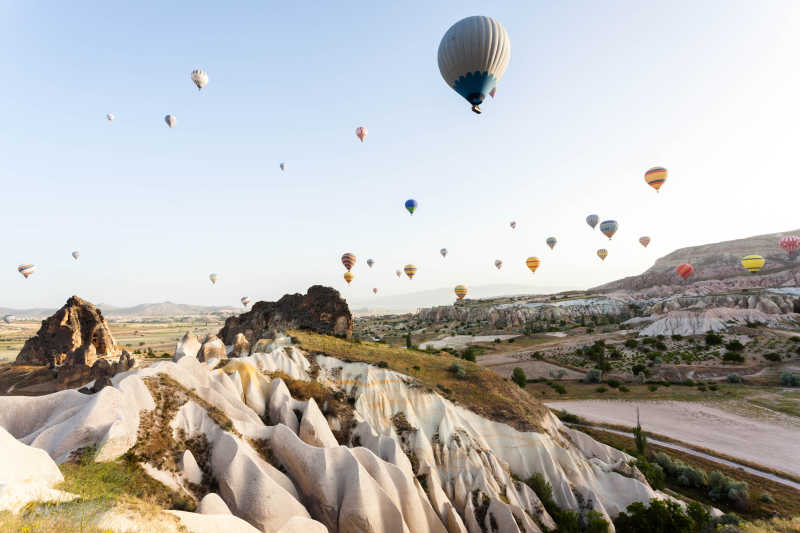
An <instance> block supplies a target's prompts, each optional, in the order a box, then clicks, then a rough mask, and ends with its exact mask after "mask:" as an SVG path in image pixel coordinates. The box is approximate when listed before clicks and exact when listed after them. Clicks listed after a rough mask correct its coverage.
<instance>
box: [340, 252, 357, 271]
mask: <svg viewBox="0 0 800 533" xmlns="http://www.w3.org/2000/svg"><path fill="white" fill-rule="evenodd" d="M342 264H343V265H344V267H345V268H346V269H347V271H348V272H349V271H350V269H351V268H353V265H355V264H356V254H353V253H350V252H347V253H346V254H344V255H342Z"/></svg>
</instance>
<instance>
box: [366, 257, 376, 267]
mask: <svg viewBox="0 0 800 533" xmlns="http://www.w3.org/2000/svg"><path fill="white" fill-rule="evenodd" d="M374 264H375V261H374V260H373V259H367V266H368V267H370V268H372V265H374Z"/></svg>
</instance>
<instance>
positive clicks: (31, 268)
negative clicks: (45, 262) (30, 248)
mask: <svg viewBox="0 0 800 533" xmlns="http://www.w3.org/2000/svg"><path fill="white" fill-rule="evenodd" d="M17 272H19V273H20V274H22V275H23V276H25V279H28V276H30V275H31V274H33V273H34V272H36V265H20V266H18V267H17Z"/></svg>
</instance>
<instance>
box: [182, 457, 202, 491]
mask: <svg viewBox="0 0 800 533" xmlns="http://www.w3.org/2000/svg"><path fill="white" fill-rule="evenodd" d="M181 470H182V471H183V477H184V478H186V481H188V482H189V483H194V484H195V485H199V484H200V483H202V482H203V471H202V470H201V469H200V465H198V464H197V460H196V459H195V458H194V455H192V452H190V451H189V450H185V451H184V452H183V455H181Z"/></svg>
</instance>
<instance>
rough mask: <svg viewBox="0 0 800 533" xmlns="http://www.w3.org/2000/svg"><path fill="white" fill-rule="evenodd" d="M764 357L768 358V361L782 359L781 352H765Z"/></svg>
mask: <svg viewBox="0 0 800 533" xmlns="http://www.w3.org/2000/svg"><path fill="white" fill-rule="evenodd" d="M764 359H766V360H767V361H780V360H781V354H779V353H776V352H769V353H765V354H764Z"/></svg>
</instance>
